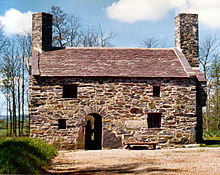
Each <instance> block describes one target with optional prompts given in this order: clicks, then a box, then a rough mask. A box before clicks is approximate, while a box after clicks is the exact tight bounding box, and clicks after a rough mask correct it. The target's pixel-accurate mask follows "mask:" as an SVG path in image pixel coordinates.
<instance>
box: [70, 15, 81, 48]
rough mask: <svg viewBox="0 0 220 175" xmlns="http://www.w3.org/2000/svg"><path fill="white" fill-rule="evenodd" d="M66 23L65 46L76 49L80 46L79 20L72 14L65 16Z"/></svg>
mask: <svg viewBox="0 0 220 175" xmlns="http://www.w3.org/2000/svg"><path fill="white" fill-rule="evenodd" d="M67 22H68V32H67V33H68V35H67V46H69V47H77V46H79V45H80V32H79V30H80V26H81V25H80V18H79V17H78V16H74V15H73V14H71V15H68V16H67Z"/></svg>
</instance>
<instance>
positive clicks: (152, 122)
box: [147, 113, 161, 128]
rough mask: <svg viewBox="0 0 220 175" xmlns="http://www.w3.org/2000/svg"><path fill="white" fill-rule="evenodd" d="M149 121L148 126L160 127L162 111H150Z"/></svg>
mask: <svg viewBox="0 0 220 175" xmlns="http://www.w3.org/2000/svg"><path fill="white" fill-rule="evenodd" d="M147 123H148V128H160V127H161V113H148V118H147Z"/></svg>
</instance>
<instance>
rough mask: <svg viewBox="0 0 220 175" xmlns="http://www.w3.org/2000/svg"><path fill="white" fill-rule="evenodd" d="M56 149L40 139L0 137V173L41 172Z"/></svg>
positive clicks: (43, 171)
mask: <svg viewBox="0 0 220 175" xmlns="http://www.w3.org/2000/svg"><path fill="white" fill-rule="evenodd" d="M56 153H57V150H56V149H55V148H54V147H52V146H51V145H48V144H46V143H45V142H44V141H42V140H40V139H33V138H24V137H23V138H0V174H42V173H45V169H46V168H47V166H48V165H49V163H50V160H51V158H52V157H53V156H54V155H55V154H56Z"/></svg>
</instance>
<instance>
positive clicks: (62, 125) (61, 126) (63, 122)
mask: <svg viewBox="0 0 220 175" xmlns="http://www.w3.org/2000/svg"><path fill="white" fill-rule="evenodd" d="M58 129H66V119H58Z"/></svg>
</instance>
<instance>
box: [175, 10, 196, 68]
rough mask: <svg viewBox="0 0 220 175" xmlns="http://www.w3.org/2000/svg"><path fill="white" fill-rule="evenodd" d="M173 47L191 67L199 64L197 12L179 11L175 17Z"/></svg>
mask: <svg viewBox="0 0 220 175" xmlns="http://www.w3.org/2000/svg"><path fill="white" fill-rule="evenodd" d="M175 47H177V48H180V49H181V50H182V52H183V54H184V55H185V57H186V59H187V60H188V62H189V64H190V65H191V66H192V67H198V66H199V35H198V14H188V13H180V14H179V15H177V16H176V18H175Z"/></svg>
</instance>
